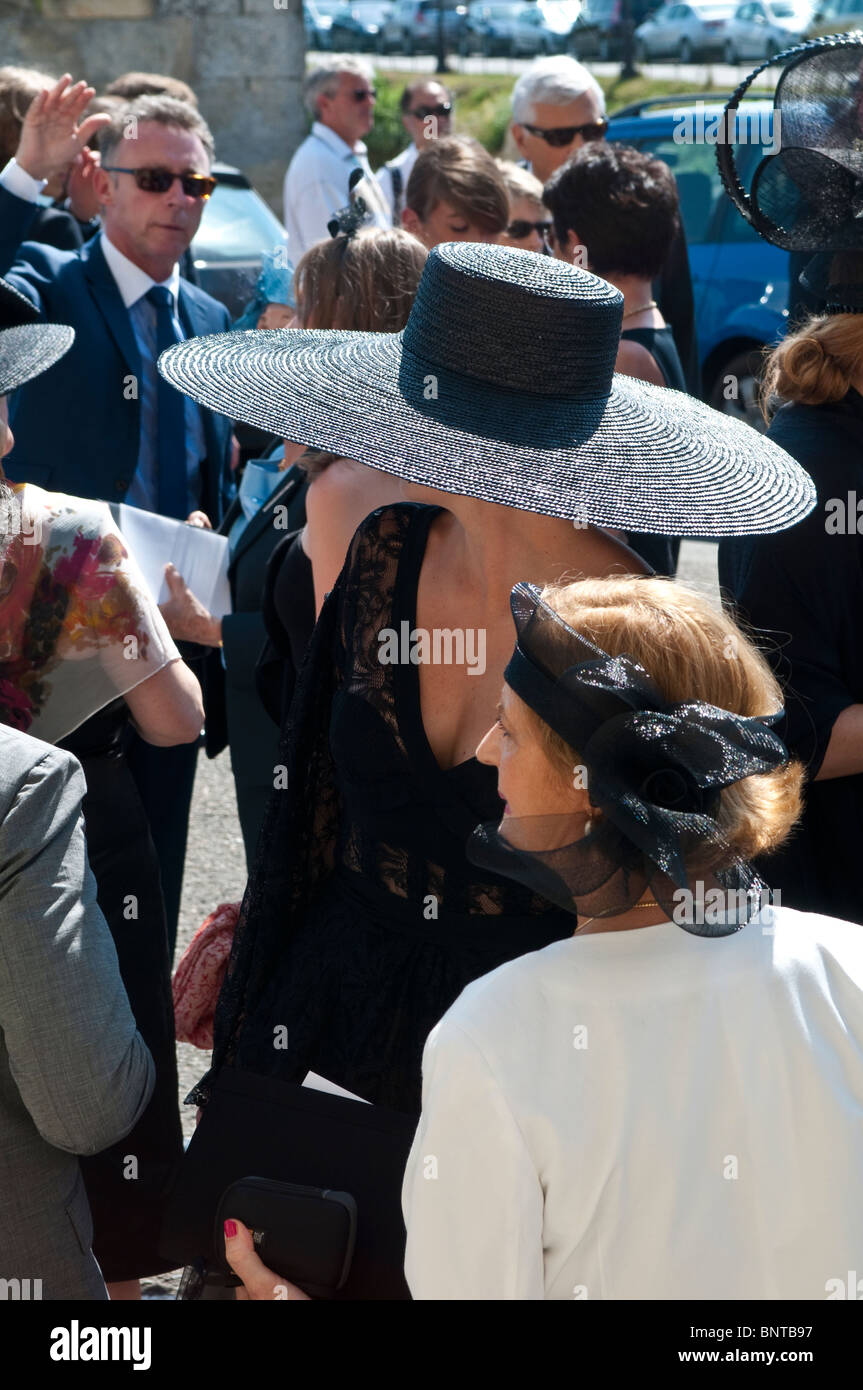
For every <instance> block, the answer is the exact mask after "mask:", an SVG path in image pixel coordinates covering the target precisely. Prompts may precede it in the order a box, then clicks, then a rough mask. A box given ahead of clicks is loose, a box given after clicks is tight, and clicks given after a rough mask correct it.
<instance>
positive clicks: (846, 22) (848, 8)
mask: <svg viewBox="0 0 863 1390" xmlns="http://www.w3.org/2000/svg"><path fill="white" fill-rule="evenodd" d="M849 29H863V0H821V3H819V4H818V5H816V7H815V11H814V13H813V15H812V23H811V24H810V26H809V28H808V30H807V33H806V37H807V38H810V39H811V38H817V37H819V35H821V34H844V33H846V32H847V31H848V30H849Z"/></svg>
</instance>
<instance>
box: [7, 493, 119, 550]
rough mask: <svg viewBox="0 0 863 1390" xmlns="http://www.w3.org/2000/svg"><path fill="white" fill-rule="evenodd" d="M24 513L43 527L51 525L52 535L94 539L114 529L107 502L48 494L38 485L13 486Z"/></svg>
mask: <svg viewBox="0 0 863 1390" xmlns="http://www.w3.org/2000/svg"><path fill="white" fill-rule="evenodd" d="M13 492H14V493H15V495H16V496H17V497H18V499H19V501H20V504H21V509H22V512H23V513H24V514H25V515H29V516H30V517H31V518H34V519H36V520H39V521H40V522H41V524H43V525H45V524H47V525H49V526H50V527H51V531H52V534H53V535H55V536H57V535H59V534H61V533H63V532H72V533H74V534H75V535H79V536H85V537H87V538H88V539H93V538H94V537H96V536H102V535H104V534H105V532H106V531H109V530H113V529H114V523H113V518H112V516H111V511H110V508H109V507H108V504H107V502H100V501H98V500H96V499H94V498H90V497H72V496H70V495H69V494H68V493H65V492H47V491H46V490H45V488H41V487H37V486H36V484H35V483H19V484H15V485H13Z"/></svg>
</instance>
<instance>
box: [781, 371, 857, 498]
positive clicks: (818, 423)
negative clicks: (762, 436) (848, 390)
mask: <svg viewBox="0 0 863 1390" xmlns="http://www.w3.org/2000/svg"><path fill="white" fill-rule="evenodd" d="M855 395H856V393H855ZM858 399H859V398H858ZM767 438H768V439H770V440H772V441H773V443H774V444H778V445H779V446H780V448H782V449H785V450H786V452H787V453H789V454H791V456H792V457H793V458H795V459H797V461H798V463H802V464H803V465H804V467H806V468H808V469H809V471H810V472H811V473H812V475H813V478H814V480H815V482H816V484H817V483H818V481H819V478H825V477H829V476H830V474H831V473H832V472H834V471H837V470H839V469H841V470H843V472H844V473H846V474H847V468H848V464H849V463H852V464H853V463H854V462H856V463H857V464H858V465H859V467H860V468H861V469H863V409H857V408H856V402H851V401H849V400H846V401H837V402H835V403H833V404H825V405H802V404H800V403H799V402H796V401H789V402H786V404H785V405H783V406H780V408H779V410H777V412H776V414H775V415H774V416H773V419H772V420H771V422H770V427H769V429H768V431H767Z"/></svg>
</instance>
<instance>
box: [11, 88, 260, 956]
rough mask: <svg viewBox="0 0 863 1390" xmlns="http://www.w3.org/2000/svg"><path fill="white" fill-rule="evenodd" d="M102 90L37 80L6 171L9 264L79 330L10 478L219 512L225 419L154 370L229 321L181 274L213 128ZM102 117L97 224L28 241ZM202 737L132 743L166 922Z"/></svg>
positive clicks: (26, 422)
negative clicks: (107, 107) (117, 104)
mask: <svg viewBox="0 0 863 1390" xmlns="http://www.w3.org/2000/svg"><path fill="white" fill-rule="evenodd" d="M92 96H93V89H92V88H91V87H88V86H87V85H86V84H85V83H83V82H79V83H77V84H75V85H74V86H72V85H71V78H70V77H68V75H67V76H65V77H63V78H61V79H60V81H59V82H58V83H57V84H56V86H54V87H53V88H51V89H50V90H48V91H45V92H42V93H41V94H40V95H39V96H38V97H36V99H35V100H34V101H33V103H32V105H31V106H30V108H29V110H28V112H27V115H26V117H25V120H24V122H23V126H22V131H21V139H20V143H19V145H18V149H17V151H16V154H15V157H14V159H12V160H10V161H9V163H8V164H7V165H6V167H5V169H3V170H2V172H0V275H5V276H6V278H7V279H8V280H9V281H10V282H11V283H12V284H13V285H14V286H15V288H16V289H18V290H20V291H21V293H22V294H25V295H26V296H27V297H28V298H29V299H30V300H32V302H33V303H34V305H35V306H36V308H37V309H38V311H39V313H40V316H41V317H42V318H44V319H45V320H47V321H49V322H54V323H67V324H71V325H72V326H73V327H74V329H75V343H74V345H73V347H72V349H71V350H70V351H69V352H68V353H67V355H66V358H65V359H63V360H62V361H61V362H58V363H57V364H56V365H55V366H54V367H52V368H50V369H49V370H48V371H47V372H45V373H43V375H42V376H41V377H38V378H36V379H35V380H33V381H32V382H29V383H28V384H27V386H25V387H24V388H22V390H21V391H20V392H18V393H16V395H15V397H14V398H13V400H12V404H11V411H10V423H11V425H12V427H13V430H14V434H15V448H14V449H13V451H12V453H11V454H10V455H9V457H8V459H7V461H6V468H7V471H8V474H9V477H11V478H12V479H14V480H15V481H16V482H32V483H37V484H38V485H39V486H42V487H45V488H48V489H56V490H57V491H60V492H65V493H70V494H72V495H74V496H79V497H94V498H101V499H104V500H105V501H108V502H116V501H126V502H129V503H131V504H133V505H135V506H138V507H142V508H145V509H147V510H150V511H155V512H160V513H162V514H163V515H168V516H173V517H177V518H188V519H192V517H193V515H194V516H195V519H196V520H198V522H199V523H200V524H210V523H212V524H213V525H218V524H219V521H220V520H221V518H222V516H223V514H224V512H225V510H226V508H227V506H228V505H229V503H230V501H231V499H232V497H233V494H234V490H235V489H234V485H233V482H232V477H231V468H230V447H231V423H230V421H229V420H228V419H227V418H226V417H225V416H223V415H217V414H215V413H214V412H212V411H209V410H206V409H204V408H202V407H199V406H198V405H196V404H195V403H194V402H192V401H191V400H189V399H188V398H186V397H184V396H182V395H181V394H180V393H179V392H177V391H175V390H174V389H173V388H172V387H170V386H169V385H168V383H167V382H165V381H163V379H162V378H161V377H160V376H159V374H158V372H157V370H156V359H157V357H158V355H159V353H160V352H161V351H162V350H164V348H166V347H168V346H169V345H170V344H171V343H173V342H177V341H179V340H180V339H182V338H187V337H191V336H194V335H199V334H205V333H217V332H219V331H221V330H223V329H226V328H228V327H229V326H230V317H229V315H228V312H227V310H226V309H225V308H224V306H223V305H221V304H219V303H217V301H216V300H214V299H211V298H210V296H209V295H207V294H205V293H204V292H203V291H202V290H200V289H198V288H197V287H196V286H194V285H190V284H189V283H188V282H186V281H185V280H181V278H180V274H179V269H178V261H179V259H180V257H181V256H182V255H183V254H184V252H185V251H186V249H187V247H188V246H189V243H190V242H191V240H192V237H193V236H194V235H195V232H196V231H197V229H198V225H199V223H200V220H201V214H202V212H203V209H204V204H205V202H206V199H207V198H208V197H209V195H210V193H211V192H212V188H213V185H214V181H213V180H212V179H211V177H210V164H211V160H212V156H213V139H212V136H211V134H210V131H209V129H208V127H207V125H206V123H205V122H204V120H203V119H202V117H201V116H200V115H199V113H198V112H197V111H196V110H195V109H194V108H193V107H191V106H189V105H188V104H187V103H185V102H182V101H177V100H176V99H175V98H169V97H162V96H156V97H153V96H151V97H142V98H139V99H138V100H137V101H135V102H133V103H130V105H129V106H127V107H124V108H121V109H120V110H118V111H117V112H116V113H114V114H113V115H108V114H103V115H99V116H92V117H90V118H89V119H87V120H84V121H82V123H81V124H80V126H79V125H78V121H79V118H80V117H81V116H82V114H83V112H84V109H85V107H86V105H87V103H88V102H89V100H90V99H91V97H92ZM99 127H102V129H101V132H100V148H101V159H102V162H101V167H100V168H98V169H97V170H95V171H94V192H95V193H96V196H97V198H98V200H99V204H100V214H101V220H102V229H101V232H100V233H99V234H98V235H97V236H95V237H94V238H93V239H92V240H91V241H89V242H88V243H87V244H86V245H85V246H83V247H82V248H80V249H79V250H76V251H62V250H58V249H56V248H54V247H51V246H46V245H41V244H38V243H36V242H32V241H28V240H27V239H26V238H27V232H28V228H29V227H30V226H31V225H32V223H33V221H34V219H35V218H36V215H37V211H38V207H37V204H36V201H35V200H36V197H37V196H38V194H39V193H40V191H41V189H42V188H43V187H44V185H45V182H46V181H47V180H48V179H49V178H50V177H51V176H52V174H53V173H54V172H56V170H58V169H61V168H65V167H67V166H68V165H69V163H70V161H71V160H72V159H74V158H75V156H76V154H77V153H78V152H79V151H80V150H81V149H82V148H83V146H84V145H85V144H86V141H87V140H88V138H89V137H90V136H91V135H92V134H93V133H94V131H95V130H97V129H98V128H99ZM201 513H203V514H204V515H203V516H201V515H200V514H201ZM135 737H136V736H135ZM196 752H197V749H196V747H195V745H191V746H189V747H186V746H183V747H181V748H177V749H173V748H171V749H156V748H152V747H150V745H144V744H143V743H141V741H139V740H138V741H136V742H135V746H134V747H133V748H132V749H131V750H130V761H131V762H132V765H133V769H134V770H135V775H136V780H137V781H138V785H139V789H140V791H141V795H142V799H143V801H144V804H145V807H146V809H147V812H148V817H149V820H150V826H151V830H152V831H153V838H154V841H155V842H156V848H157V850H158V852H159V859H160V863H161V867H162V886H163V890H164V893H165V903H166V908H167V912H168V921H169V930H170V931H171V932H172V934H173V933H174V932H175V931H176V919H177V914H178V912H179V901H180V889H181V885H182V872H183V861H184V858H185V844H186V831H187V826H188V811H189V804H190V801H191V795H192V785H193V781H194V770H195V757H196Z"/></svg>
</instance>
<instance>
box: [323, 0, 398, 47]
mask: <svg viewBox="0 0 863 1390" xmlns="http://www.w3.org/2000/svg"><path fill="white" fill-rule="evenodd" d="M390 9H391V6H390V5H389V4H388V3H386V0H354V3H351V4H343V5H342V6H341V8H340V9H338V10H337V11H336V13H335V14H334V15H333V22H332V25H331V26H330V47H331V48H332V49H333V51H334V52H335V53H376V52H377V50H378V47H379V41H380V33H381V27H382V25H383V23H384V20H385V19H386V17H387V15H388V14H389V12H390Z"/></svg>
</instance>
